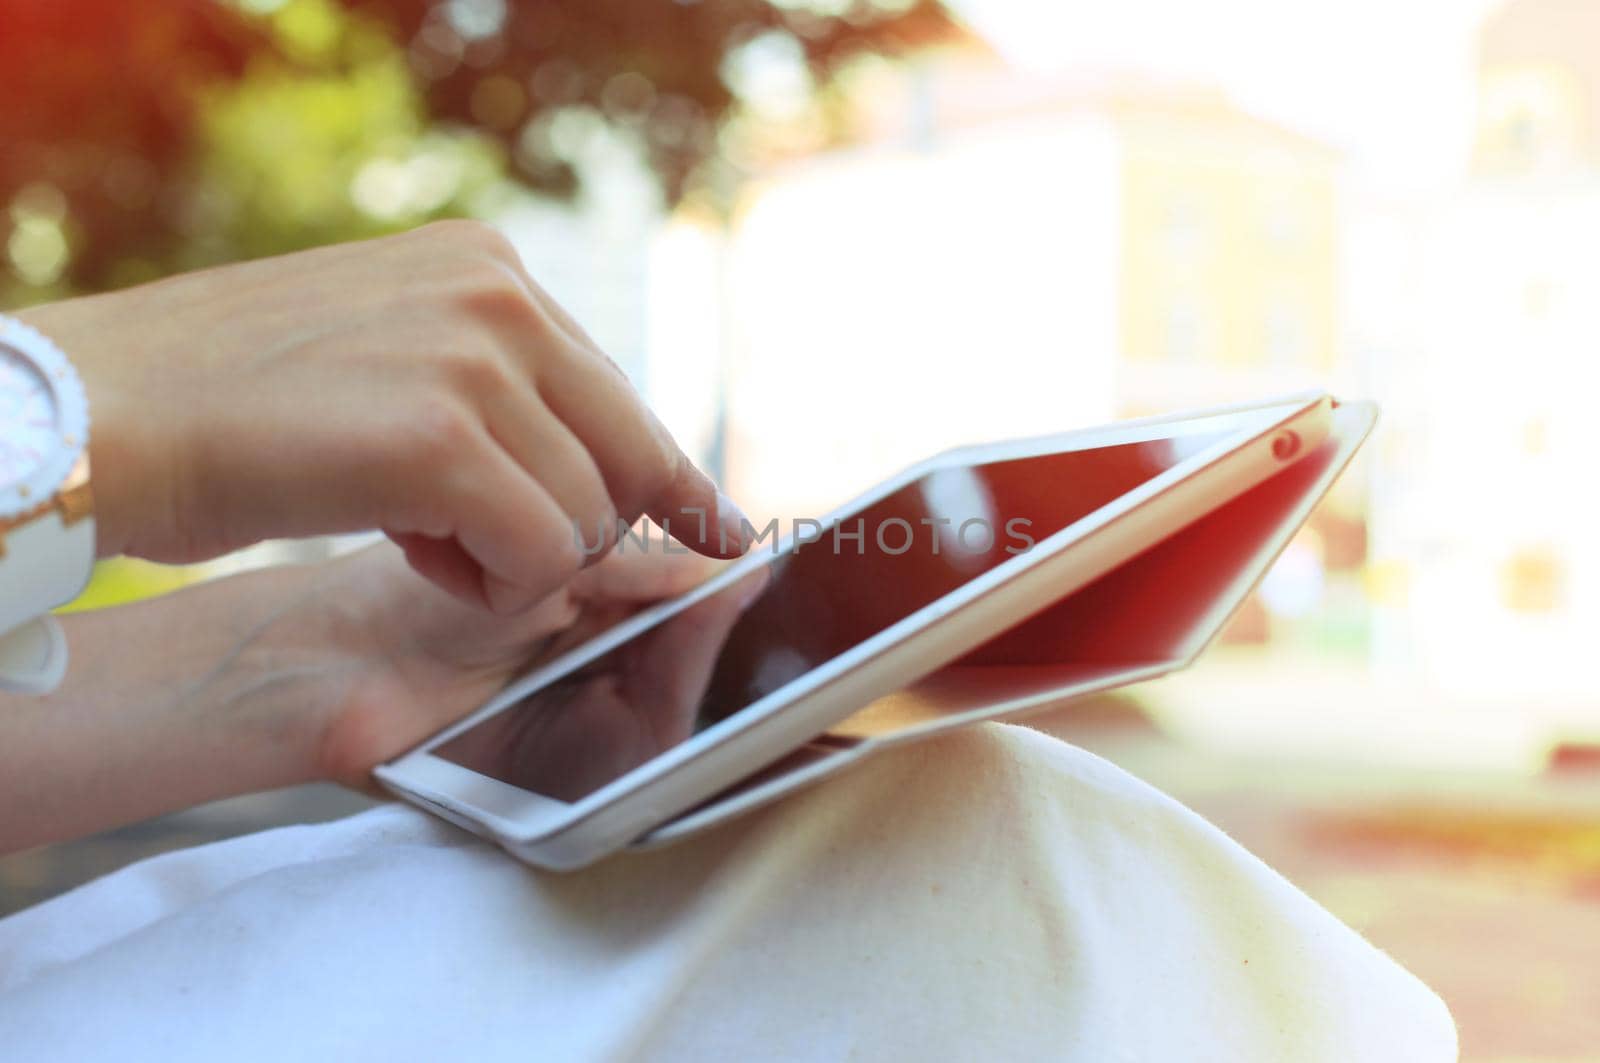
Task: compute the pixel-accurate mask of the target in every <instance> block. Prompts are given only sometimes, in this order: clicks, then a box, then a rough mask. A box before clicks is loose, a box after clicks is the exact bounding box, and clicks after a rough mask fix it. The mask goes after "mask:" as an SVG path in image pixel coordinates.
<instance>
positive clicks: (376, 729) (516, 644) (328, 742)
mask: <svg viewBox="0 0 1600 1063" xmlns="http://www.w3.org/2000/svg"><path fill="white" fill-rule="evenodd" d="M714 567H715V566H714V563H713V562H710V561H707V560H706V559H705V558H702V557H697V556H695V555H692V554H683V553H677V554H673V553H666V552H663V551H659V550H658V551H654V552H650V553H631V552H630V553H613V554H611V555H609V556H607V557H606V558H605V559H604V560H603V561H601V562H599V563H598V564H596V565H594V566H592V567H590V568H588V569H585V570H584V571H582V572H580V573H578V574H577V575H576V576H574V577H573V578H572V579H571V580H570V581H569V582H568V583H567V584H566V585H565V586H563V587H562V588H560V589H559V590H557V591H556V592H555V593H553V594H551V595H550V596H548V597H547V598H545V599H544V600H543V601H541V602H539V603H538V604H537V605H535V606H534V607H533V608H531V609H528V610H525V611H524V612H522V613H521V614H519V615H518V616H516V617H514V618H510V619H497V618H495V617H492V616H490V615H488V614H486V613H484V612H483V611H482V610H479V609H473V608H469V607H467V606H464V605H462V604H461V603H459V602H456V601H454V600H452V599H451V598H449V597H447V596H446V595H443V594H441V593H439V591H438V590H437V589H436V588H434V587H431V586H429V585H428V584H426V583H424V582H423V581H421V580H419V579H418V578H416V576H414V575H413V574H412V573H411V572H408V571H407V570H406V566H405V564H404V562H403V561H402V560H401V558H400V557H399V556H398V552H397V551H395V550H394V549H393V548H392V547H387V546H378V547H373V548H371V549H368V550H364V551H361V552H360V553H357V554H353V555H351V556H349V557H347V558H342V559H339V560H337V561H333V562H330V563H328V564H327V565H326V566H325V568H324V571H323V572H321V573H319V574H318V576H317V579H316V586H317V591H316V593H315V595H314V596H313V597H311V598H309V599H307V600H305V601H304V602H303V603H302V604H301V605H299V606H298V607H297V608H296V609H295V610H294V612H293V613H291V614H288V615H286V616H285V618H284V619H285V621H286V622H287V623H285V624H284V625H283V626H285V627H297V626H302V625H303V626H304V628H305V631H306V634H305V635H304V636H303V637H302V638H301V640H300V641H302V642H312V643H316V644H320V645H324V646H327V647H331V648H332V649H333V652H334V654H335V659H336V660H337V661H338V662H339V663H338V665H337V666H336V667H335V668H333V669H331V670H329V669H324V670H322V674H323V675H324V676H325V678H324V679H323V680H322V681H321V686H322V690H321V693H320V695H318V696H312V697H308V698H306V699H304V702H303V704H305V705H306V706H308V707H309V711H310V712H311V717H310V718H309V719H307V720H304V721H303V726H302V727H301V728H300V730H301V732H302V733H303V734H305V735H306V736H307V738H308V743H307V748H308V749H309V750H310V753H309V758H310V762H311V765H312V768H311V771H310V772H309V774H310V775H311V776H314V777H318V778H325V779H331V780H333V781H336V782H341V783H344V784H345V785H348V786H354V787H357V788H361V787H365V786H370V779H369V775H370V772H371V770H372V768H373V767H374V766H375V765H377V764H380V763H382V762H383V761H385V760H388V759H390V758H392V757H394V756H397V755H398V754H400V753H402V752H404V751H405V750H407V749H409V748H411V747H412V746H414V745H416V744H417V743H418V742H421V741H422V740H423V739H425V738H428V737H429V736H431V735H433V734H434V733H436V732H437V731H439V730H440V729H442V728H443V727H445V726H446V725H447V724H449V723H452V722H453V721H455V720H457V719H459V718H460V717H461V716H463V715H465V714H466V713H467V712H469V711H471V710H472V709H475V708H477V707H478V706H479V705H481V704H482V703H483V702H485V701H487V700H488V699H489V698H490V697H492V696H493V695H494V694H495V692H496V691H498V690H499V689H500V688H501V687H503V686H504V685H505V684H506V682H507V681H508V680H509V679H510V678H511V677H512V676H513V675H514V674H516V673H518V672H523V671H526V670H528V669H529V668H530V667H532V666H534V665H535V664H537V663H538V662H539V661H541V660H547V659H549V658H550V657H553V656H554V655H556V654H558V653H561V652H563V651H565V650H566V649H567V648H569V647H571V646H573V645H575V644H577V643H578V642H580V641H582V640H584V639H586V638H588V637H589V636H591V635H594V634H597V633H598V632H599V631H601V630H603V629H604V628H606V627H608V626H610V625H611V624H613V623H616V622H617V621H619V620H622V619H623V618H625V617H626V616H628V615H629V614H631V613H633V612H634V611H636V610H637V609H639V608H642V607H643V606H645V605H648V604H650V603H652V602H655V601H659V600H661V599H664V598H669V597H672V596H674V595H677V594H681V593H682V592H684V591H687V590H689V589H690V588H691V587H693V586H695V585H696V584H698V583H699V582H700V581H702V580H703V579H705V578H707V577H708V576H709V575H711V573H712V571H713V570H714ZM713 601H716V599H713ZM697 608H699V607H697ZM736 615H737V612H736V611H734V612H733V613H732V614H731V615H730V616H729V618H728V621H727V623H728V624H731V623H732V618H733V616H736ZM718 641H719V642H720V639H719V640H718ZM657 656H659V655H657ZM656 693H657V694H658V695H663V696H664V692H663V691H656ZM507 715H510V714H507ZM580 737H581V736H580ZM592 738H593V740H594V741H596V742H602V741H604V740H605V736H604V735H603V734H599V733H596V734H595V735H593V736H592Z"/></svg>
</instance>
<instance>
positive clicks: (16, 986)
mask: <svg viewBox="0 0 1600 1063" xmlns="http://www.w3.org/2000/svg"><path fill="white" fill-rule="evenodd" d="M0 1046H3V1048H0V1055H3V1056H4V1058H5V1059H7V1060H11V1061H21V1060H36V1059H37V1060H51V1061H56V1060H80V1059H108V1058H116V1059H159V1060H163V1061H167V1060H205V1061H207V1063H212V1061H218V1060H240V1059H244V1060H251V1059H260V1060H274V1061H276V1060H322V1059H326V1060H339V1061H349V1060H385V1061H394V1060H435V1059H461V1060H471V1061H474V1063H486V1061H491V1060H610V1059H636V1058H640V1059H652V1060H655V1059H665V1060H692V1061H697V1063H698V1061H707V1060H737V1061H741V1063H742V1061H747V1060H766V1059H778V1060H841V1059H862V1060H896V1059H907V1060H913V1059H914V1060H918V1061H922V1060H946V1059H948V1060H975V1059H983V1060H1010V1059H1017V1060H1039V1059H1064V1060H1086V1061H1090V1060H1092V1061H1095V1063H1102V1061H1107V1060H1182V1061H1200V1060H1219V1061H1221V1060H1227V1061H1230V1063H1238V1061H1249V1060H1264V1061H1273V1063H1277V1061H1314V1060H1328V1061H1338V1063H1350V1061H1358V1060H1359V1061H1381V1060H1395V1061H1397V1063H1399V1061H1403V1063H1428V1061H1431V1060H1451V1059H1454V1058H1455V1056H1456V1047H1455V1029H1454V1026H1453V1024H1452V1023H1451V1020H1450V1016H1449V1014H1448V1012H1447V1011H1446V1009H1445V1007H1444V1005H1443V1004H1442V1003H1441V1002H1440V1001H1439V999H1438V998H1437V997H1436V996H1434V994H1433V993H1431V992H1430V991H1429V990H1428V989H1427V988H1426V987H1424V986H1423V985H1422V984H1421V983H1420V982H1418V981H1417V980H1416V979H1415V978H1413V977H1412V976H1411V975H1410V974H1408V973H1407V972H1406V971H1404V970H1403V969H1401V968H1400V967H1399V966H1398V965H1397V964H1396V963H1394V962H1393V961H1392V960H1390V959H1389V958H1388V957H1387V956H1385V955H1384V954H1383V953H1381V952H1379V951H1378V950H1377V949H1375V948H1373V947H1372V946H1371V945H1369V944H1368V943H1367V942H1366V941H1364V940H1363V939H1362V938H1361V937H1360V936H1359V935H1358V934H1356V933H1355V932H1354V931H1352V930H1350V929H1349V928H1348V927H1346V926H1344V925H1343V924H1341V923H1340V922H1339V921H1338V920H1337V919H1335V918H1334V917H1333V916H1332V915H1330V914H1328V913H1327V912H1326V911H1324V910H1323V909H1322V908H1320V907H1319V906H1318V905H1317V904H1315V903H1314V902H1313V901H1311V900H1310V899H1309V898H1307V897H1306V896H1305V895H1304V894H1302V893H1300V892H1299V891H1298V890H1297V889H1295V888H1294V887H1293V886H1291V885H1290V884H1289V883H1288V882H1286V881H1285V880H1284V879H1283V878H1281V877H1280V876H1278V875H1277V874H1276V873H1274V872H1273V871H1271V870H1270V869H1269V868H1267V867H1266V866H1265V865H1263V864H1262V863H1261V862H1260V861H1258V860H1256V859H1255V858H1254V857H1252V856H1251V855H1250V854H1249V853H1247V852H1245V851H1244V850H1243V849H1241V848H1240V847H1239V846H1238V845H1236V844H1234V842H1233V841H1231V840H1230V839H1229V838H1228V837H1227V836H1226V835H1224V834H1223V833H1222V832H1221V831H1219V830H1217V829H1216V828H1215V827H1213V826H1211V825H1210V824H1208V823H1206V822H1205V821H1204V820H1202V819H1200V818H1199V817H1198V816H1196V815H1195V814H1194V813H1192V812H1190V811H1189V810H1187V809H1185V808H1184V807H1182V806H1181V805H1179V804H1177V803H1176V802H1174V801H1172V800H1171V799H1170V798H1168V797H1166V796H1164V795H1162V794H1161V793H1159V792H1157V791H1155V790H1153V789H1151V788H1150V787H1148V786H1146V785H1145V784H1143V783H1141V782H1139V781H1138V780H1136V779H1134V778H1132V777H1131V776H1129V775H1127V774H1125V773H1124V772H1122V771H1120V770H1118V769H1117V768H1115V767H1113V766H1111V765H1110V764H1107V763H1106V762H1105V761H1102V760H1100V759H1099V758H1097V757H1094V756H1092V755H1090V754H1088V753H1085V752H1083V751H1082V750H1079V749H1076V748H1074V747H1072V746H1069V745H1066V744H1064V743H1062V742H1059V741H1057V740H1055V739H1053V738H1050V737H1047V736H1045V735H1043V734H1040V733H1038V732H1035V731H1031V730H1027V729H1025V728H1021V727H1009V726H1000V725H985V726H981V727H975V728H970V729H967V730H964V731H961V732H958V733H956V734H953V735H950V736H947V737H944V738H941V739H937V740H933V741H929V742H925V743H921V744H917V745H912V746H910V747H907V748H905V749H901V750H897V751H894V752H890V753H886V754H883V755H882V756H880V757H877V758H876V759H873V758H869V759H868V760H867V761H866V762H865V763H864V764H862V765H861V766H860V767H858V768H857V769H855V770H853V771H851V772H848V773H846V774H845V775H843V776H840V777H837V778H834V779H831V780H829V781H828V782H827V783H825V784H823V785H821V786H818V787H816V788H814V789H812V790H810V791H807V792H804V793H801V794H798V795H795V796H793V797H791V798H789V799H787V800H785V801H783V802H780V803H778V804H775V805H773V806H771V807H769V808H767V809H764V810H761V811H758V812H756V813H754V814H752V815H750V816H748V817H746V818H744V819H742V820H740V821H736V822H734V823H731V824H728V825H726V826H724V827H722V828H719V829H717V830H714V831H712V832H711V833H709V834H707V835H705V836H702V837H699V838H696V839H693V840H690V841H688V842H685V843H683V844H681V845H678V846H675V847H672V848H668V849H664V850H660V851H656V852H649V853H639V854H625V855H622V856H619V857H615V858H613V859H610V860H607V861H604V862H602V863H601V864H599V865H597V866H595V867H592V868H590V869H588V870H586V871H582V872H579V873H576V874H570V875H558V874H546V873H541V872H537V871H533V870H530V869H529V868H527V867H525V866H523V865H521V864H518V863H516V862H515V861H513V860H512V859H510V858H509V857H506V856H504V855H503V854H501V853H500V852H499V851H497V850H495V849H493V848H491V847H489V846H487V845H484V844H482V843H481V842H479V841H477V840H476V839H474V838H472V837H470V836H468V835H466V834H464V833H462V832H460V831H457V830H455V829H454V828H452V827H450V826H448V825H446V824H444V823H442V822H439V821H437V820H435V819H433V818H432V817H430V816H427V815H425V814H423V813H421V812H418V811H415V810H413V809H411V808H408V807H405V806H399V805H394V806H386V807H383V808H380V809H377V810H374V811H371V812H367V813H364V814H362V815H358V816H355V817H352V818H350V819H346V820H343V821H341V822H337V823H332V824H325V825H319V826H306V827H289V828H285V829H282V830H274V831H268V832H266V833H262V834H257V835H253V836H249V837H244V838H238V839H234V840H232V841H226V842H222V843H219V844H216V845H208V846H204V847H202V848H198V849H194V850H190V851H187V852H181V853H173V854H169V855H166V856H161V857H157V858H155V859H152V860H147V861H145V862H143V863H140V864H137V865H135V866H133V867H130V868H127V869H126V870H123V871H120V872H117V873H116V874H113V875H110V876H108V877H106V878H104V879H101V880H99V881H97V882H94V883H91V884H89V885H87V886H85V887H83V888H81V889H78V890H75V891H73V892H71V893H68V894H66V895H64V896H62V897H59V898H57V899H55V900H52V901H49V902H47V903H45V904H42V905H40V906H38V907H37V908H34V909H31V910H29V911H25V912H22V913H19V914H17V915H14V916H12V917H10V918H9V919H6V920H4V921H0Z"/></svg>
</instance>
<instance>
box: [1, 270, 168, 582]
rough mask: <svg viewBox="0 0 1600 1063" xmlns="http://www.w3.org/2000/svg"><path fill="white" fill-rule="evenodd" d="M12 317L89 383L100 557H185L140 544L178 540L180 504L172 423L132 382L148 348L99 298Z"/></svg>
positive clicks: (85, 384) (48, 306)
mask: <svg viewBox="0 0 1600 1063" xmlns="http://www.w3.org/2000/svg"><path fill="white" fill-rule="evenodd" d="M12 316H14V317H16V318H17V319H18V320H20V321H23V322H25V323H26V324H28V325H30V326H32V327H33V328H35V329H37V330H38V331H39V332H40V333H42V334H43V335H44V336H45V337H47V338H48V339H49V340H50V341H51V342H52V343H54V344H55V345H56V346H57V347H59V348H61V350H62V352H63V353H65V355H66V357H67V359H68V361H70V362H71V363H72V366H73V368H74V369H75V370H76V371H77V374H78V376H79V378H80V379H81V380H82V381H83V389H84V394H85V396H86V397H87V399H88V406H89V416H90V422H91V430H90V433H89V467H90V474H91V481H92V487H93V490H94V499H95V553H96V555H97V556H99V557H114V556H117V555H119V554H124V553H141V554H142V556H150V557H152V558H153V559H155V560H183V559H182V558H179V557H172V556H165V557H163V556H157V553H159V552H156V553H148V552H141V551H140V549H139V544H140V542H168V541H171V539H172V528H173V526H174V525H175V520H174V518H173V514H175V512H176V502H177V500H176V499H175V497H174V491H173V485H174V483H175V481H176V477H175V476H174V475H173V474H174V471H175V469H176V460H177V458H178V455H177V454H176V453H175V451H176V449H177V448H176V447H174V446H173V445H172V443H171V440H170V438H169V437H170V428H171V425H170V424H158V423H156V419H154V418H151V417H149V416H140V411H139V409H138V407H139V406H140V399H139V397H138V395H137V393H136V391H135V389H133V388H132V387H131V386H130V383H131V380H132V379H135V378H136V376H137V372H136V370H137V367H138V365H139V364H140V363H141V361H143V360H144V353H145V352H143V351H141V350H139V349H137V347H136V346H133V347H130V346H129V344H128V343H127V342H126V336H125V334H124V330H121V329H119V327H118V326H117V325H116V324H115V322H114V321H113V320H111V319H109V318H107V317H106V315H105V314H104V313H103V312H102V306H101V301H100V299H99V298H97V297H89V298H81V299H73V300H68V301H66V302H62V303H48V304H44V305H41V306H35V307H29V308H28V309H25V310H22V311H19V312H17V313H15V314H13V315H12ZM110 336H116V337H118V341H117V344H116V347H117V349H115V350H111V349H108V345H107V342H106V338H107V337H110ZM130 374H133V375H132V376H130Z"/></svg>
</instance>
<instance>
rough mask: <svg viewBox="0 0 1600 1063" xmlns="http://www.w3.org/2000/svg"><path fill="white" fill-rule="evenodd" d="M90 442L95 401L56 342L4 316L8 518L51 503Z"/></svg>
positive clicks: (1, 369)
mask: <svg viewBox="0 0 1600 1063" xmlns="http://www.w3.org/2000/svg"><path fill="white" fill-rule="evenodd" d="M88 445H89V405H88V402H87V401H86V400H85V397H84V394H83V382H82V381H81V380H79V379H78V374H77V373H76V372H74V371H73V368H72V363H71V362H68V361H67V356H66V355H65V354H63V353H61V348H59V347H57V346H56V345H55V344H54V343H51V342H50V340H49V339H48V338H46V337H44V336H42V335H40V334H39V333H38V331H36V330H35V329H32V328H30V327H28V326H27V325H25V324H23V323H22V322H20V321H18V320H16V319H15V318H10V317H6V316H4V315H0V521H6V520H11V519H13V518H17V517H22V516H25V515H27V514H30V513H35V512H37V511H38V510H39V507H41V506H45V505H49V504H50V502H51V500H52V499H53V498H54V497H55V495H56V492H57V491H58V490H59V489H60V487H61V485H62V484H63V483H65V482H66V481H67V479H68V477H69V476H70V475H71V473H72V470H73V467H74V466H75V465H76V464H77V462H78V461H79V460H80V458H81V457H82V455H83V454H84V451H85V448H86V447H88Z"/></svg>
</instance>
